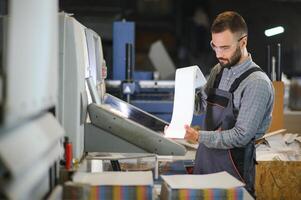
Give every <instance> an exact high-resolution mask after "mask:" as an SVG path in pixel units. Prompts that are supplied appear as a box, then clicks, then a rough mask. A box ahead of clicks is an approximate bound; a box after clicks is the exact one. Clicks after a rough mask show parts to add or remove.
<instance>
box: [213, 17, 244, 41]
mask: <svg viewBox="0 0 301 200" xmlns="http://www.w3.org/2000/svg"><path fill="white" fill-rule="evenodd" d="M225 30H230V31H231V32H232V33H238V34H240V35H243V34H248V26H247V24H246V22H245V20H244V18H243V17H242V16H241V15H240V14H238V13H236V12H233V11H226V12H223V13H220V14H219V15H218V16H217V17H216V18H215V20H214V21H213V24H212V26H211V33H220V32H223V31H225Z"/></svg>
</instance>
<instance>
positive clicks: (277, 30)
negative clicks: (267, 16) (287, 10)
mask: <svg viewBox="0 0 301 200" xmlns="http://www.w3.org/2000/svg"><path fill="white" fill-rule="evenodd" d="M283 32H284V28H283V27H282V26H277V27H275V28H270V29H267V30H265V31H264V34H265V35H266V36H267V37H271V36H274V35H278V34H280V33H283Z"/></svg>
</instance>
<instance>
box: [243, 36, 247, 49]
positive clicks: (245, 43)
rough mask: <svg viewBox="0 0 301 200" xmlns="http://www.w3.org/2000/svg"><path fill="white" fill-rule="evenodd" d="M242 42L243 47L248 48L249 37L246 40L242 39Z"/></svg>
mask: <svg viewBox="0 0 301 200" xmlns="http://www.w3.org/2000/svg"><path fill="white" fill-rule="evenodd" d="M242 42H243V46H245V47H246V46H247V44H248V37H245V38H243V39H242Z"/></svg>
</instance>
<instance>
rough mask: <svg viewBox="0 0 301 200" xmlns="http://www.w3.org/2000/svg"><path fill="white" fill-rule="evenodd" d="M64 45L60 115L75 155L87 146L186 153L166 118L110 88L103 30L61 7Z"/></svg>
mask: <svg viewBox="0 0 301 200" xmlns="http://www.w3.org/2000/svg"><path fill="white" fill-rule="evenodd" d="M60 45H61V48H60V56H61V57H60V81H59V83H60V85H59V88H60V93H59V99H60V100H59V109H58V115H59V116H60V117H59V119H60V121H61V123H62V124H63V126H64V128H65V130H66V135H67V136H69V138H70V141H72V143H73V144H74V155H75V158H78V159H80V158H81V156H82V154H83V153H84V152H122V153H127V152H131V153H142V152H144V153H145V152H148V153H156V154H159V155H184V154H185V152H186V149H185V148H184V146H182V145H180V144H178V143H176V142H174V141H173V140H171V139H168V138H165V137H164V135H163V134H162V131H163V129H164V126H165V125H167V123H166V122H164V121H163V120H161V119H159V118H157V117H155V116H153V115H151V114H148V113H146V112H144V111H142V110H141V109H139V108H136V107H135V106H133V105H130V104H128V103H126V102H124V101H122V100H121V99H118V98H116V97H113V96H111V95H110V94H107V93H106V92H105V85H104V79H105V71H106V69H105V64H104V63H105V62H104V60H103V54H102V46H101V39H100V37H99V36H98V34H96V33H95V32H94V31H92V30H91V29H88V28H86V27H84V26H83V25H81V24H80V23H79V22H78V21H76V20H75V19H74V18H73V17H72V16H69V15H68V14H66V13H61V14H60ZM87 113H88V115H89V117H88V118H89V120H88V121H86V117H87Z"/></svg>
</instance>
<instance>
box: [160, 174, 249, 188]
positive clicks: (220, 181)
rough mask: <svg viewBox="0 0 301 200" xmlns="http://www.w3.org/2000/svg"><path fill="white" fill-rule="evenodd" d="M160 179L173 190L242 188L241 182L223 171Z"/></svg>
mask: <svg viewBox="0 0 301 200" xmlns="http://www.w3.org/2000/svg"><path fill="white" fill-rule="evenodd" d="M161 177H162V179H163V180H164V181H165V182H166V183H167V184H168V185H169V186H170V187H171V188H173V189H186V188H189V189H206V188H220V189H227V188H234V187H241V186H244V184H243V183H242V182H240V181H239V180H237V179H236V178H234V177H233V176H231V175H230V174H228V173H227V172H225V171H224V172H218V173H213V174H206V175H168V176H161Z"/></svg>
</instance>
